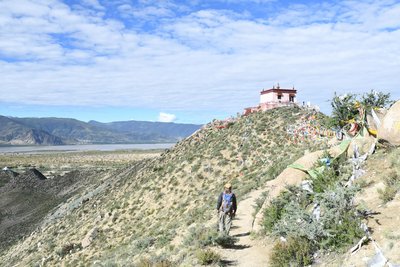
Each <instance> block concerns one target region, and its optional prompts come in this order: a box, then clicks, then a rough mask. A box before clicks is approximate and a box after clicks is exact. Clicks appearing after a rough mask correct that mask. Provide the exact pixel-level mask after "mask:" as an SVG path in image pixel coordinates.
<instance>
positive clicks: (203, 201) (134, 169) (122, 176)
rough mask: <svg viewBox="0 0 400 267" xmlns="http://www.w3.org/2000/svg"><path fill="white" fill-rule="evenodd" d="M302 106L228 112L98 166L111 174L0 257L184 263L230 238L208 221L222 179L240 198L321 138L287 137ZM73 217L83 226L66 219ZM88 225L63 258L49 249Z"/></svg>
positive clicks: (230, 243)
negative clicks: (147, 152)
mask: <svg viewBox="0 0 400 267" xmlns="http://www.w3.org/2000/svg"><path fill="white" fill-rule="evenodd" d="M307 112H308V111H307V110H302V109H300V108H296V107H294V108H289V107H283V108H278V109H274V110H269V111H267V112H260V113H253V114H250V115H249V116H246V117H238V118H233V120H232V121H231V122H230V123H229V127H228V126H227V127H225V128H218V127H216V125H218V124H217V122H215V123H210V124H208V125H205V126H204V128H203V129H202V130H200V131H199V132H197V133H196V134H195V135H193V136H191V137H190V138H188V139H186V140H183V141H182V142H180V143H178V144H177V145H176V146H175V147H174V148H172V149H170V150H166V151H165V152H163V153H162V154H161V155H160V157H158V158H156V159H154V160H148V161H143V163H141V164H135V166H126V167H123V166H121V167H117V168H116V169H114V170H109V171H108V172H105V173H104V174H103V175H104V177H110V178H109V179H110V181H112V183H110V185H109V187H107V190H106V191H104V192H103V193H102V194H98V195H95V196H93V197H91V198H90V199H89V200H88V201H87V202H85V204H83V205H77V207H76V209H74V210H73V211H70V212H68V213H66V215H64V217H62V218H61V219H58V221H57V223H54V224H53V225H52V226H50V227H47V228H46V229H44V230H43V231H42V232H41V234H34V235H32V236H31V237H30V238H29V239H27V240H26V241H24V242H23V245H22V246H18V247H13V248H11V250H10V253H11V252H12V254H8V253H7V252H4V253H3V255H2V256H1V259H2V260H7V261H8V260H9V261H10V262H21V261H22V262H23V263H25V264H28V265H30V264H32V265H34V264H36V263H38V262H42V260H43V258H46V260H45V262H46V263H47V264H49V265H52V264H56V263H59V262H60V261H62V262H63V263H65V264H67V265H68V264H72V263H74V262H76V260H77V259H79V262H81V263H82V264H90V263H92V262H95V261H101V262H114V263H116V264H119V265H126V264H131V263H132V262H139V260H140V259H141V258H143V257H146V258H148V259H149V260H151V261H153V259H157V258H160V257H161V258H162V259H165V260H169V261H171V262H173V263H174V264H176V265H179V264H183V265H185V264H186V265H189V266H190V265H193V264H194V262H196V261H197V257H196V251H198V249H207V247H210V246H211V247H212V246H228V247H229V246H234V243H235V240H234V239H232V238H227V237H216V236H215V230H213V229H215V227H214V226H210V225H209V222H210V221H213V222H215V221H216V220H215V204H216V203H215V202H216V198H217V196H218V193H219V192H220V190H222V185H223V184H224V183H226V182H227V181H230V182H231V183H232V184H233V186H234V191H235V193H236V195H237V196H238V199H239V201H240V199H241V198H242V197H244V196H245V195H246V194H247V193H248V192H250V191H251V190H253V189H255V188H258V187H260V186H261V185H263V184H265V182H266V181H268V180H271V179H274V178H275V177H276V176H277V175H278V174H279V173H280V172H281V171H282V170H283V169H284V168H286V166H287V165H288V164H290V163H292V162H294V161H295V160H297V159H298V158H299V157H300V156H301V155H303V153H304V150H306V149H308V150H315V149H320V148H321V143H315V142H313V141H312V140H309V141H307V140H306V141H304V142H303V143H292V142H290V140H289V139H288V137H287V135H286V126H287V124H288V123H295V122H296V121H297V120H299V119H300V117H301V116H303V115H304V114H306V113H307ZM103 180H104V179H103ZM78 222H79V224H80V225H84V227H80V228H75V227H73V226H74V225H76V224H77V223H78ZM94 225H96V227H98V228H99V235H98V237H97V238H96V239H95V240H93V242H92V244H91V245H90V246H89V247H86V248H85V249H82V250H80V251H78V252H74V253H72V254H70V255H68V256H66V257H64V258H60V257H59V256H58V255H57V254H55V253H53V251H54V247H55V248H56V249H57V248H62V247H63V246H64V245H65V244H69V243H79V242H80V241H81V240H82V239H83V237H84V236H85V235H86V234H87V232H88V231H89V230H90V229H92V228H93V227H94ZM199 225H205V226H204V227H205V228H204V229H202V228H201V227H199ZM61 229H63V230H61ZM65 233H68V234H65ZM38 242H40V243H42V244H43V245H42V247H41V250H40V251H39V252H37V253H33V254H27V251H30V250H32V249H34V248H33V247H34V246H35V244H37V243H38ZM48 244H52V248H50V247H49V246H48ZM15 251H18V253H17V254H15V253H14V252H15ZM100 251H101V253H99V252H100ZM10 255H27V256H24V257H23V258H22V257H14V256H13V257H10ZM44 255H46V256H44Z"/></svg>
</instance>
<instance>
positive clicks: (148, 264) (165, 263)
mask: <svg viewBox="0 0 400 267" xmlns="http://www.w3.org/2000/svg"><path fill="white" fill-rule="evenodd" d="M137 266H138V267H172V266H175V265H174V264H173V263H172V262H171V261H169V260H166V259H162V260H157V259H156V260H150V259H148V258H141V259H140V261H139V263H138V265H137Z"/></svg>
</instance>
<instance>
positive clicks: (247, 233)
mask: <svg viewBox="0 0 400 267" xmlns="http://www.w3.org/2000/svg"><path fill="white" fill-rule="evenodd" d="M249 235H250V232H245V233H241V234H236V235H232V236H233V237H242V236H249Z"/></svg>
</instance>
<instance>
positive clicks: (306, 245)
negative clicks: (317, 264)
mask: <svg viewBox="0 0 400 267" xmlns="http://www.w3.org/2000/svg"><path fill="white" fill-rule="evenodd" d="M313 253H314V248H313V246H312V243H311V242H310V241H309V240H308V239H306V238H288V239H287V241H286V242H281V241H278V242H277V243H276V244H275V246H274V247H273V249H272V253H271V258H270V259H271V262H270V263H271V266H273V267H282V266H307V265H310V264H311V263H312V255H313Z"/></svg>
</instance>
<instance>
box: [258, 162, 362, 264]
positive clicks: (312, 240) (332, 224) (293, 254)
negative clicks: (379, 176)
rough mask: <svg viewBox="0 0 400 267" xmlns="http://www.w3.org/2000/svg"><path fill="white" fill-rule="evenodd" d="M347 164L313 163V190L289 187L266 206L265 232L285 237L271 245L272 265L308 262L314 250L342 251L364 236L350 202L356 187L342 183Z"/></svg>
mask: <svg viewBox="0 0 400 267" xmlns="http://www.w3.org/2000/svg"><path fill="white" fill-rule="evenodd" d="M321 162H323V161H321ZM323 164H325V163H323ZM347 164H348V163H346V162H345V161H344V160H340V159H333V160H332V162H331V164H330V165H329V166H326V165H322V166H315V168H316V169H317V170H318V169H319V172H317V175H316V176H315V177H314V178H312V179H311V181H312V188H313V191H309V190H305V189H302V188H301V187H299V186H291V187H288V188H287V190H285V191H283V192H282V193H281V194H280V196H279V197H277V198H275V199H273V200H272V201H271V203H270V204H269V206H268V207H267V208H266V209H265V211H264V221H263V227H264V230H265V232H266V233H267V234H268V235H271V236H275V237H284V238H285V239H287V241H286V242H283V243H282V241H277V244H276V245H275V247H274V250H273V253H272V255H271V259H272V263H273V265H274V266H288V265H290V264H292V263H294V265H296V266H298V265H299V266H302V264H306V265H307V264H309V263H311V262H312V255H313V254H314V252H315V251H317V250H322V251H335V252H337V251H342V250H343V249H346V248H348V247H349V246H350V245H352V244H354V242H356V241H358V240H359V239H360V238H361V237H362V236H363V235H364V232H363V230H362V229H361V227H360V226H361V218H360V217H358V216H357V212H356V207H355V206H354V205H353V201H352V200H353V198H354V196H355V193H356V192H357V191H358V188H356V187H352V186H350V187H345V186H344V185H343V184H344V181H347V179H346V178H349V172H348V170H349V168H348V167H347V166H346V165H347ZM319 165H320V164H319ZM300 243H303V244H304V247H302V248H301V249H300V245H299V244H300ZM284 263H285V264H284ZM300 263H301V264H300ZM282 264H283V265H282Z"/></svg>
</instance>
